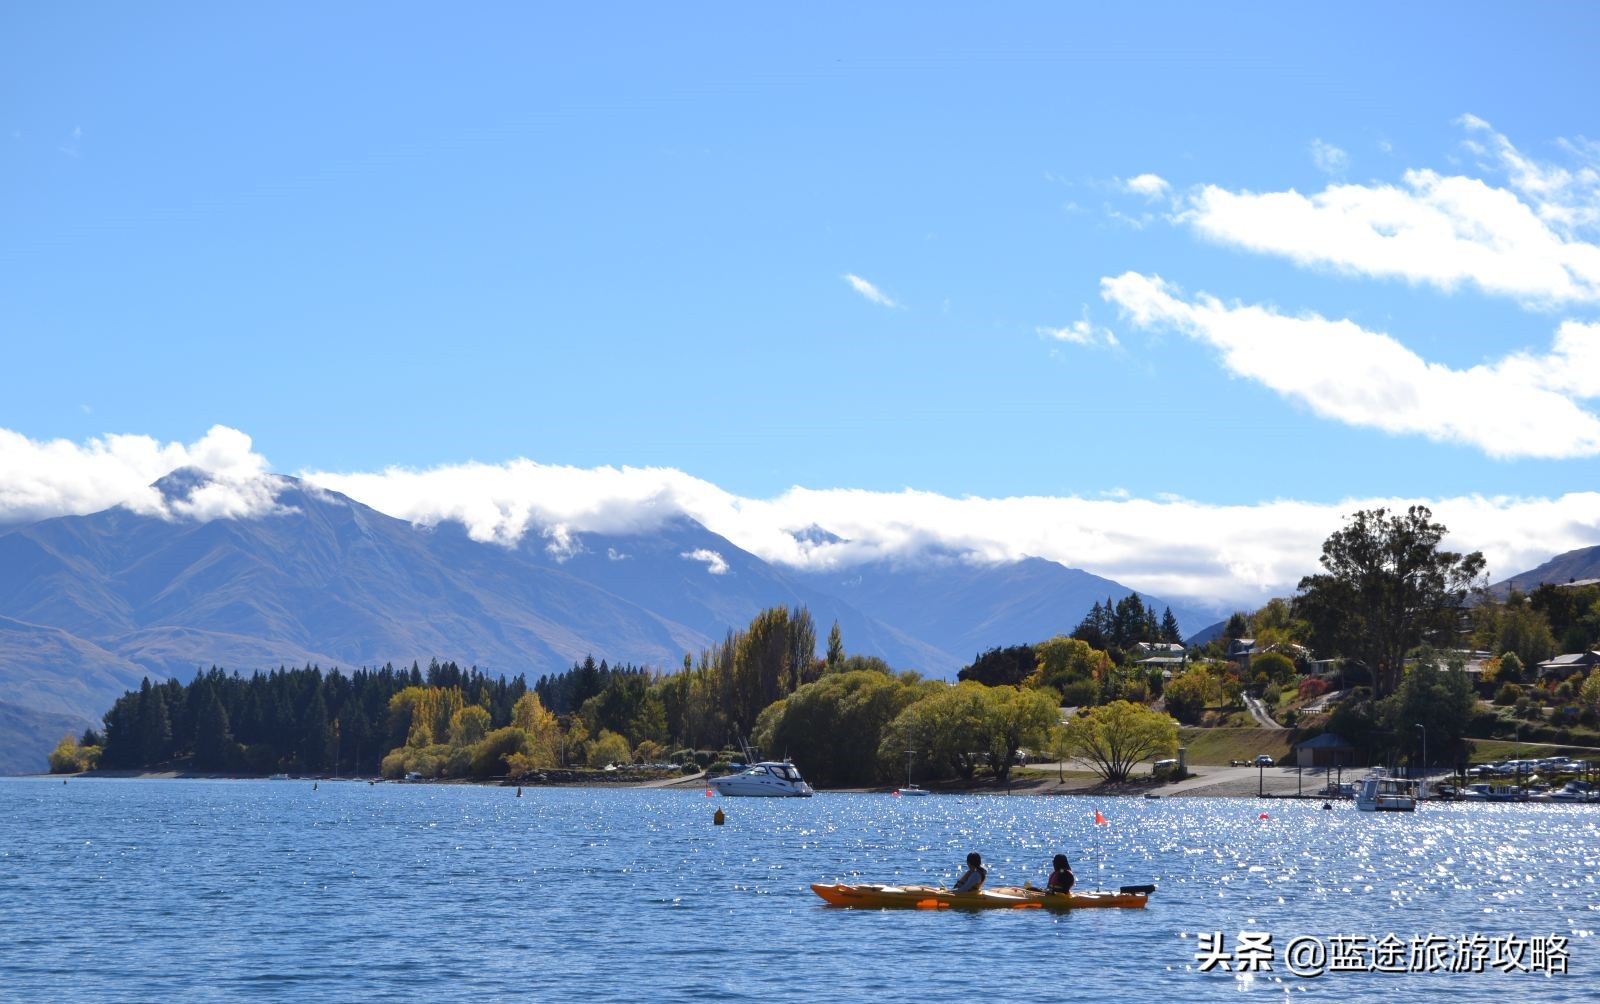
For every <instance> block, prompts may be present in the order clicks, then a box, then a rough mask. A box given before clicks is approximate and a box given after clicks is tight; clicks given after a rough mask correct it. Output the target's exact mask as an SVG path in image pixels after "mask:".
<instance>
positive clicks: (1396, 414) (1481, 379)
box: [1101, 272, 1600, 458]
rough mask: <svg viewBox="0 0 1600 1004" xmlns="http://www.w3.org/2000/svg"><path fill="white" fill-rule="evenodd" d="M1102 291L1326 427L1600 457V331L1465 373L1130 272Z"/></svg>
mask: <svg viewBox="0 0 1600 1004" xmlns="http://www.w3.org/2000/svg"><path fill="white" fill-rule="evenodd" d="M1101 292H1102V295H1103V296H1105V298H1106V299H1107V300H1109V301H1111V302H1113V303H1115V304H1117V305H1118V306H1119V307H1120V308H1122V310H1123V311H1124V312H1125V314H1126V315H1127V316H1128V317H1129V318H1130V319H1131V320H1132V321H1133V322H1134V323H1135V324H1138V325H1140V326H1141V327H1155V326H1161V327H1168V328H1172V329H1174V330H1177V331H1180V332H1182V333H1184V334H1186V335H1189V336H1190V337H1193V338H1196V339H1198V340H1200V341H1202V342H1205V343H1207V344H1209V345H1212V346H1214V347H1215V348H1217V349H1219V350H1220V351H1221V352H1222V359H1223V364H1224V365H1225V366H1227V368H1228V369H1229V370H1230V371H1232V372H1233V373H1235V374H1237V375H1239V376H1242V377H1247V378H1249V379H1252V380H1256V381H1259V382H1260V383H1262V384H1264V385H1266V386H1268V387H1271V388H1272V389H1273V390H1275V391H1277V392H1278V393H1280V394H1282V395H1284V396H1285V397H1289V398H1292V399H1294V400H1296V401H1299V402H1301V403H1303V404H1304V405H1306V406H1307V407H1308V408H1310V409H1311V410H1312V411H1313V412H1315V413H1317V414H1319V415H1322V416H1324V417H1326V418H1332V419H1335V420H1338V421H1341V422H1345V423H1347V424H1350V425H1357V426H1365V427H1368V428H1375V429H1382V430H1384V431H1386V432H1391V433H1399V434H1409V435H1422V436H1426V437H1427V438H1429V439H1433V440H1437V441H1444V442H1455V443H1463V444H1466V445H1468V446H1473V447H1476V448H1478V449H1481V450H1483V451H1484V452H1485V453H1488V454H1489V455H1491V456H1494V457H1546V458H1568V457H1590V456H1595V455H1597V454H1600V418H1597V417H1596V416H1595V414H1594V413H1593V412H1590V411H1587V410H1585V409H1584V408H1582V407H1580V406H1579V405H1578V404H1577V401H1576V399H1579V398H1584V397H1590V396H1593V395H1595V394H1596V393H1600V383H1597V382H1596V380H1595V376H1596V375H1597V374H1600V325H1584V324H1577V323H1575V322H1568V323H1566V324H1563V325H1562V326H1561V328H1560V330H1559V331H1558V332H1557V335H1556V339H1555V344H1554V345H1553V347H1552V349H1551V351H1550V353H1549V354H1547V355H1543V356H1534V355H1529V354H1516V355H1512V356H1508V357H1506V358H1505V359H1502V360H1500V361H1499V362H1496V363H1494V364H1492V365H1481V366H1474V367H1472V368H1471V369H1466V370H1454V369H1450V368H1449V367H1446V366H1442V365H1440V364H1438V363H1430V362H1428V361H1426V360H1424V359H1422V358H1421V357H1419V356H1418V355H1416V354H1415V353H1414V352H1412V351H1411V350H1410V349H1408V348H1406V347H1405V346H1404V345H1401V344H1400V343H1399V342H1397V341H1395V340H1394V339H1393V338H1391V337H1389V336H1388V335H1386V334H1383V333H1380V332H1373V331H1367V330H1365V329H1363V328H1361V327H1360V326H1359V325H1356V324H1355V323H1353V322H1351V321H1335V320H1328V319H1326V318H1323V317H1319V316H1317V315H1315V314H1306V315H1303V316H1300V317H1287V316H1284V315H1283V314H1279V313H1276V312H1274V311H1272V310H1269V309H1266V308H1264V307H1258V306H1246V305H1239V304H1234V305H1227V304H1224V303H1222V302H1221V301H1220V300H1217V299H1216V298H1215V297H1210V296H1205V295H1203V294H1202V295H1200V296H1197V297H1195V298H1194V299H1193V300H1186V299H1182V298H1180V296H1179V295H1177V291H1176V290H1175V289H1174V288H1173V287H1172V286H1170V285H1169V284H1168V283H1166V282H1165V281H1163V280H1162V279H1161V278H1160V277H1159V276H1146V275H1141V274H1139V273H1137V272H1127V273H1124V274H1122V275H1120V276H1117V277H1115V278H1107V279H1102V280H1101Z"/></svg>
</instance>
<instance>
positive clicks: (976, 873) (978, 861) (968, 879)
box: [952, 851, 989, 892]
mask: <svg viewBox="0 0 1600 1004" xmlns="http://www.w3.org/2000/svg"><path fill="white" fill-rule="evenodd" d="M988 877H989V870H988V869H987V868H985V867H983V858H982V857H981V856H979V854H978V852H977V851H973V852H972V853H971V854H968V855H967V870H966V873H965V874H964V875H962V876H961V877H960V878H958V879H956V884H955V888H954V889H953V890H952V891H954V892H977V891H978V890H979V889H982V888H983V881H984V879H986V878H988Z"/></svg>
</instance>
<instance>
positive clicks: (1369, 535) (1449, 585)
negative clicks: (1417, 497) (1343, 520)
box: [1294, 506, 1484, 695]
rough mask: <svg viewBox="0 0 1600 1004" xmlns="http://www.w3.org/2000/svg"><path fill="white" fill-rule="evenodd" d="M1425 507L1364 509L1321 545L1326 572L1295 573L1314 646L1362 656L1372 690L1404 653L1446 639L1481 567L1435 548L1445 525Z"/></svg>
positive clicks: (1391, 675) (1394, 670) (1472, 557)
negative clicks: (1402, 510) (1399, 510)
mask: <svg viewBox="0 0 1600 1004" xmlns="http://www.w3.org/2000/svg"><path fill="white" fill-rule="evenodd" d="M1432 518H1433V513H1432V512H1431V511H1429V510H1428V509H1427V508H1426V507H1425V506H1412V507H1411V508H1409V509H1407V510H1406V512H1405V513H1404V514H1400V513H1390V512H1389V510H1387V509H1371V510H1363V511H1361V512H1358V513H1356V514H1355V515H1354V516H1353V517H1351V520H1350V523H1349V525H1347V526H1346V527H1345V528H1344V529H1342V530H1339V531H1337V532H1335V533H1334V534H1333V535H1332V536H1330V537H1329V538H1328V539H1327V540H1326V541H1324V542H1323V545H1322V559H1321V561H1322V567H1323V568H1324V569H1325V571H1324V572H1322V573H1321V574H1318V575H1308V576H1306V577H1305V578H1303V579H1301V580H1300V591H1299V593H1298V595H1297V596H1296V597H1295V601H1294V614H1295V616H1296V617H1299V618H1302V619H1304V620H1305V621H1306V622H1307V623H1308V624H1309V625H1310V627H1311V630H1312V635H1313V639H1314V640H1315V642H1316V645H1317V647H1318V649H1319V650H1321V649H1326V650H1329V651H1333V652H1337V653H1339V654H1342V655H1346V656H1350V657H1352V658H1356V659H1360V660H1361V661H1362V662H1364V663H1365V664H1366V665H1367V667H1368V668H1369V669H1370V670H1371V671H1372V674H1373V680H1374V689H1375V692H1376V693H1378V694H1380V695H1382V694H1387V693H1389V692H1391V691H1393V689H1394V687H1395V685H1396V684H1397V683H1398V682H1399V679H1400V674H1401V670H1402V667H1403V666H1404V662H1405V655H1406V653H1407V652H1409V651H1410V650H1411V649H1413V648H1415V647H1416V646H1418V645H1419V644H1421V643H1422V642H1424V641H1440V642H1444V641H1448V640H1450V639H1451V638H1453V636H1454V635H1455V633H1456V631H1457V629H1458V626H1459V611H1460V610H1461V608H1462V607H1463V606H1464V604H1465V601H1466V597H1467V594H1468V593H1469V592H1470V591H1471V590H1472V589H1474V588H1475V587H1476V586H1477V585H1478V581H1479V579H1480V577H1481V576H1482V574H1483V568H1484V560H1483V555H1482V554H1481V553H1478V552H1476V551H1474V552H1473V553H1471V554H1465V555H1463V554H1457V553H1455V552H1453V551H1445V550H1442V549H1441V548H1440V546H1439V545H1440V542H1441V541H1442V540H1443V539H1444V535H1445V533H1446V529H1445V527H1444V526H1443V525H1442V524H1439V523H1434V522H1432Z"/></svg>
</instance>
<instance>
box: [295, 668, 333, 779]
mask: <svg viewBox="0 0 1600 1004" xmlns="http://www.w3.org/2000/svg"><path fill="white" fill-rule="evenodd" d="M301 722H302V725H301V732H300V765H301V766H302V767H304V768H305V769H306V770H312V771H315V770H321V769H322V766H323V763H324V762H325V758H326V755H327V749H328V704H327V702H326V701H324V700H323V699H322V688H321V687H320V686H314V687H313V688H312V691H311V704H310V706H308V707H307V708H306V711H305V715H304V716H303V717H302V718H301Z"/></svg>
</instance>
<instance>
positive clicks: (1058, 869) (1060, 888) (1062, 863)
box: [1045, 854, 1078, 895]
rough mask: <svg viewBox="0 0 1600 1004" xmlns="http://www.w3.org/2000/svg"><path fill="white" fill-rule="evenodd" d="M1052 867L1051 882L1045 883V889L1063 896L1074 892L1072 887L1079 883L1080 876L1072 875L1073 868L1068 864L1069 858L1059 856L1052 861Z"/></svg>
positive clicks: (1063, 855)
mask: <svg viewBox="0 0 1600 1004" xmlns="http://www.w3.org/2000/svg"><path fill="white" fill-rule="evenodd" d="M1050 865H1051V872H1050V881H1049V882H1047V883H1045V889H1046V890H1047V891H1049V892H1058V893H1061V894H1062V895H1066V894H1067V893H1070V892H1072V887H1073V886H1074V885H1077V883H1078V876H1076V875H1074V874H1072V866H1071V865H1070V864H1068V863H1067V856H1066V855H1065V854H1057V855H1056V856H1055V857H1054V858H1052V859H1051V860H1050Z"/></svg>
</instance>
